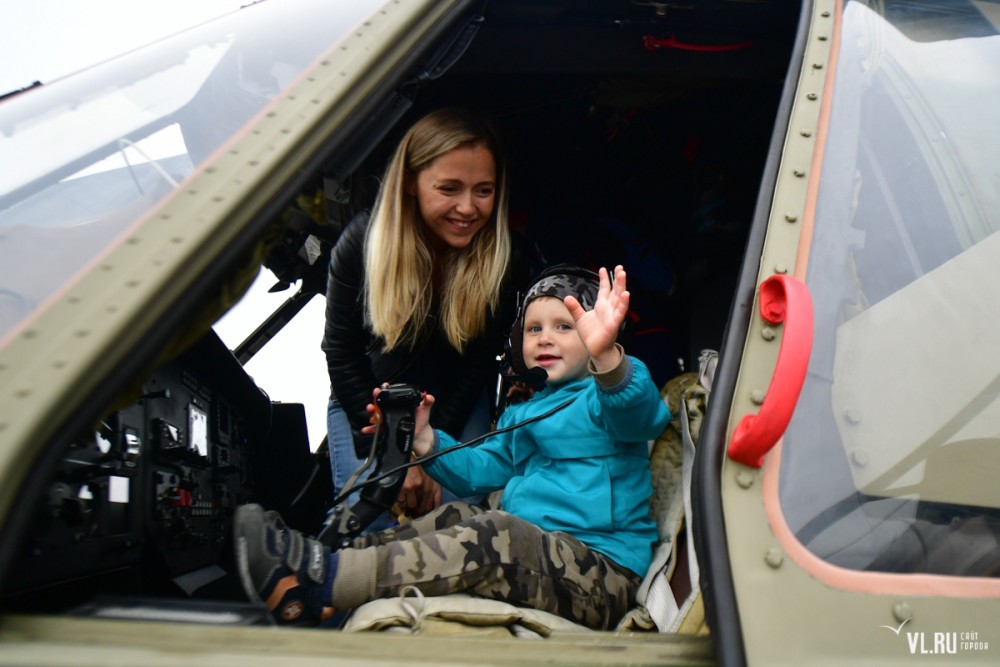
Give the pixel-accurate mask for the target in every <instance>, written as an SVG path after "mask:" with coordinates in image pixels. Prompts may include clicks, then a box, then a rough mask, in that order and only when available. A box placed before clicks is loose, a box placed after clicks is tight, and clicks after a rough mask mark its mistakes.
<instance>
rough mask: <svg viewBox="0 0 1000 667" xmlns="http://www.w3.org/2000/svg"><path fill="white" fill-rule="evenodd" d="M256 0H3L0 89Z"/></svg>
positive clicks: (52, 75)
mask: <svg viewBox="0 0 1000 667" xmlns="http://www.w3.org/2000/svg"><path fill="white" fill-rule="evenodd" d="M249 2H251V0H175V1H174V2H144V1H143V0H30V2H25V1H24V0H0V16H2V17H3V20H2V21H0V90H2V91H4V92H7V91H10V90H15V89H17V88H23V87H25V86H28V85H30V84H31V83H32V82H33V81H42V82H43V83H45V82H47V81H52V80H54V79H57V78H59V77H62V76H65V75H67V74H71V73H73V72H76V71H79V70H81V69H83V68H85V67H88V66H90V65H94V64H96V63H99V62H102V61H104V60H107V59H108V58H111V57H113V56H116V55H119V54H122V53H125V52H126V51H131V50H132V49H135V48H137V47H140V46H142V45H144V44H148V43H149V42H152V41H155V40H157V39H160V38H163V37H166V36H168V35H172V34H174V33H176V32H179V31H181V30H183V29H184V28H188V27H191V26H193V25H198V24H199V23H203V22H205V21H207V20H210V19H213V18H215V17H217V16H221V15H222V14H226V13H229V12H231V11H234V10H237V9H239V8H240V6H241V5H245V4H248V3H249Z"/></svg>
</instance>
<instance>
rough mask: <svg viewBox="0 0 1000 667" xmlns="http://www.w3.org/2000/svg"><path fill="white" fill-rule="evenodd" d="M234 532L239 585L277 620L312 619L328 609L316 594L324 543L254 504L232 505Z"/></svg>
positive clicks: (300, 622) (330, 612) (299, 621)
mask: <svg viewBox="0 0 1000 667" xmlns="http://www.w3.org/2000/svg"><path fill="white" fill-rule="evenodd" d="M234 537H235V544H236V564H237V567H238V569H239V573H240V581H241V582H242V583H243V590H244V591H245V592H246V594H247V597H249V598H250V600H251V601H252V602H255V603H257V604H259V605H261V606H263V607H266V608H267V610H268V611H269V612H270V613H271V615H272V616H273V617H274V619H275V620H276V621H277V622H278V623H280V624H286V625H317V624H319V623H320V622H321V621H323V620H325V619H327V618H329V617H330V616H332V615H333V613H334V609H333V608H332V607H329V606H325V605H324V604H323V595H322V585H323V581H324V579H325V577H326V568H327V559H328V557H329V555H330V549H329V547H326V546H324V545H323V544H321V543H320V542H318V541H316V540H314V539H311V538H308V537H305V536H304V535H302V533H300V532H299V531H297V530H294V529H292V528H289V527H288V526H287V525H285V522H284V521H282V519H281V517H280V516H279V515H278V514H277V512H265V511H264V508H262V507H261V506H260V505H243V506H241V507H239V508H237V510H236V517H235V520H234Z"/></svg>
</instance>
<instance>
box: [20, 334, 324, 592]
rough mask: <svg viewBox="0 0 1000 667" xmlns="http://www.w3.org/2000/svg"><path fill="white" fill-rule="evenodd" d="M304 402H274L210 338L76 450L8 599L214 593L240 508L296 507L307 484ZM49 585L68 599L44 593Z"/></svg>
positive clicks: (40, 511) (39, 510) (154, 378)
mask: <svg viewBox="0 0 1000 667" xmlns="http://www.w3.org/2000/svg"><path fill="white" fill-rule="evenodd" d="M301 407H302V406H298V405H281V404H272V403H271V401H270V400H269V399H268V397H267V395H266V394H265V393H264V392H263V391H262V390H261V389H259V388H258V387H257V386H256V385H255V384H254V382H253V381H252V380H251V379H250V377H249V376H247V375H246V373H245V372H244V370H243V368H242V367H241V366H240V365H239V363H238V362H237V361H236V359H235V357H233V355H232V353H231V352H230V351H229V350H228V349H227V348H226V347H225V346H224V345H223V344H222V342H221V340H219V339H218V337H217V336H216V335H215V334H214V333H212V332H209V333H208V334H207V335H206V336H205V337H204V338H202V339H201V340H200V341H199V342H198V343H197V344H196V345H194V346H193V347H192V348H191V349H189V350H188V351H187V352H186V353H185V354H183V355H181V356H180V357H178V358H177V359H175V360H173V361H171V362H170V363H168V364H166V365H165V366H163V367H161V368H160V369H158V370H157V371H156V372H154V373H153V374H152V375H151V376H150V377H149V378H148V380H147V381H146V382H145V384H144V385H143V386H142V391H141V393H140V394H139V395H138V396H137V397H136V398H135V401H134V402H133V403H131V404H130V405H127V406H125V407H123V408H122V409H120V410H117V411H115V412H114V413H112V414H109V415H107V416H106V417H105V418H104V419H103V420H102V422H101V423H100V425H99V426H98V428H97V429H96V430H95V431H94V432H93V433H91V434H88V436H86V437H81V438H80V439H78V440H76V441H74V442H73V443H72V445H71V446H70V448H69V451H68V452H67V454H66V456H65V457H64V458H63V460H62V464H61V465H60V466H59V468H58V471H57V473H56V476H55V478H54V479H53V480H52V482H51V484H50V486H49V488H48V492H47V493H46V494H44V496H43V500H42V502H40V503H39V504H38V506H37V507H36V508H35V513H36V516H35V517H34V523H35V525H37V526H39V529H38V530H37V531H36V534H35V536H34V537H33V539H32V540H30V542H29V543H28V544H26V545H25V549H24V554H23V558H22V559H21V560H20V562H19V563H18V564H17V566H16V568H15V571H14V573H13V576H11V577H10V578H9V580H8V586H7V590H6V591H5V594H7V595H9V598H8V599H7V600H6V603H7V604H14V605H15V606H18V607H20V606H21V605H24V606H25V607H26V608H29V609H30V608H34V607H36V606H37V605H43V606H44V605H47V604H53V601H55V600H58V602H55V604H57V605H59V607H65V606H66V605H67V604H70V605H72V603H73V602H76V603H78V604H82V603H83V602H84V601H85V600H88V599H90V597H91V596H93V595H94V593H95V592H96V591H100V592H102V593H109V592H115V593H120V594H137V593H145V594H156V595H163V596H174V595H179V594H180V595H196V594H198V591H199V589H203V588H204V589H205V591H208V590H211V584H212V583H213V582H214V581H216V580H217V579H220V578H221V577H222V575H223V574H224V572H225V570H224V569H223V567H220V566H225V565H226V564H227V563H228V562H229V561H230V560H231V555H230V554H231V553H232V548H231V539H230V533H231V517H232V514H233V512H234V510H235V508H236V507H237V506H238V505H240V504H242V503H245V502H248V501H249V500H251V499H261V500H266V501H268V502H269V503H270V504H271V505H273V506H275V507H285V508H286V509H289V508H290V507H291V504H292V503H291V501H292V500H293V499H294V495H295V493H296V492H297V491H298V490H299V489H300V488H301V487H302V485H303V484H304V483H305V482H306V480H307V476H308V473H309V472H310V470H311V467H312V456H311V455H310V452H309V445H308V441H307V439H306V436H305V431H304V418H303V417H302V416H301ZM296 413H299V414H296ZM297 424H298V425H299V426H300V427H296V425H297ZM269 434H271V436H269ZM279 450H280V451H279ZM306 518H307V517H303V519H306ZM42 587H45V588H49V589H54V590H55V591H58V593H57V594H49V595H45V596H37V595H33V594H32V593H33V591H36V590H37V589H39V588H42ZM205 591H202V594H204V592H205ZM47 600H48V601H49V602H46V601H47Z"/></svg>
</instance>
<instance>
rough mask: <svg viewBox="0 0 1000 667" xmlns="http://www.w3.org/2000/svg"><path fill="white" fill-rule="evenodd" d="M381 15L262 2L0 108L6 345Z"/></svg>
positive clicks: (365, 7)
mask: <svg viewBox="0 0 1000 667" xmlns="http://www.w3.org/2000/svg"><path fill="white" fill-rule="evenodd" d="M382 4H383V2H382V0H353V1H352V2H349V3H336V4H334V5H331V4H330V3H329V2H323V1H322V0H282V1H281V2H259V3H255V4H252V5H249V6H247V7H244V8H243V9H241V10H239V11H236V12H233V13H231V14H229V15H227V16H223V17H221V18H219V19H217V20H215V21H211V22H209V23H206V24H203V25H201V26H198V27H197V28H194V29H192V30H189V31H187V32H184V33H181V34H178V35H176V36H174V37H171V38H168V39H165V40H162V41H159V42H156V43H154V44H151V45H149V46H147V47H144V48H142V49H138V50H136V51H133V52H131V53H128V54H126V55H124V56H121V57H119V58H118V59H116V60H114V61H111V62H109V63H104V64H102V65H101V66H100V67H98V68H92V69H89V70H85V71H83V72H80V73H78V74H76V75H74V76H70V77H67V78H65V79H60V80H57V81H55V82H53V83H52V84H48V85H46V86H42V87H39V88H35V89H32V90H29V91H27V92H25V93H22V94H20V95H16V96H13V97H10V98H8V99H6V100H4V101H2V102H0V267H3V268H2V270H0V339H3V338H4V337H5V336H6V335H8V334H10V333H11V332H12V331H13V330H14V329H15V328H16V327H18V326H19V325H20V324H21V323H22V322H24V321H25V320H26V319H27V318H28V317H30V316H31V314H32V313H33V312H34V311H36V309H38V307H39V306H40V305H41V304H43V303H44V302H45V300H46V299H49V298H50V297H52V296H53V295H55V294H57V293H58V292H59V291H60V289H61V288H62V286H63V285H65V284H67V282H68V281H70V280H72V278H73V276H75V275H76V274H77V273H78V272H79V271H81V270H82V269H83V268H85V267H86V266H88V265H90V264H91V263H93V262H95V261H97V260H98V258H99V257H100V256H101V255H102V254H103V253H104V252H105V251H106V249H107V248H109V247H110V246H111V245H112V244H113V243H114V242H115V240H116V239H118V238H119V237H120V236H121V235H122V234H124V233H125V231H126V230H127V229H129V228H130V226H131V225H132V224H133V223H134V222H136V221H137V220H140V219H142V218H143V217H144V216H146V215H147V214H148V213H149V211H150V210H152V209H153V207H155V206H156V205H157V204H158V202H160V201H162V200H163V198H164V197H165V196H166V195H167V194H168V193H170V192H171V191H172V190H174V189H176V188H179V187H182V184H183V181H184V179H185V178H186V177H187V176H188V175H189V174H191V173H192V172H194V171H195V170H197V169H199V168H201V167H202V165H204V164H205V163H206V161H208V160H209V159H210V157H211V156H212V154H213V153H214V152H216V151H218V150H219V149H220V148H221V147H222V146H224V145H226V143H227V142H228V141H229V140H230V139H231V138H233V137H235V136H237V135H238V134H239V133H240V132H241V129H242V128H243V127H244V126H245V125H246V124H247V122H248V121H249V120H251V119H252V118H254V117H255V116H257V115H258V114H260V113H261V112H262V111H263V110H264V109H265V108H266V107H267V106H268V105H269V104H271V103H272V101H273V100H275V99H276V98H278V97H280V96H281V95H282V91H283V90H285V89H286V88H287V87H288V86H289V85H290V84H292V83H293V82H294V81H296V80H297V79H298V78H299V77H301V76H302V75H303V73H304V72H305V71H306V70H307V69H308V68H309V67H310V66H311V65H312V64H313V63H315V62H317V61H318V59H320V58H321V57H322V56H323V55H324V54H328V53H330V52H331V50H332V49H335V48H336V45H337V43H338V42H339V41H341V40H342V39H343V38H344V36H345V35H348V34H350V32H351V30H352V29H353V28H354V27H355V26H357V25H359V24H360V23H361V22H362V21H364V19H365V18H367V17H368V16H370V15H371V14H372V13H374V12H375V11H377V10H378V8H379V7H381V5H382ZM290 34H293V35H295V39H288V36H289V35H290Z"/></svg>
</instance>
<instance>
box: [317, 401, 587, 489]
mask: <svg viewBox="0 0 1000 667" xmlns="http://www.w3.org/2000/svg"><path fill="white" fill-rule="evenodd" d="M577 398H578V397H577V396H574V397H573V398H571V399H569V400H567V401H563V402H562V403H560V404H559V405H557V406H556V407H554V408H552V409H551V410H549V411H548V412H543V413H542V414H540V415H535V416H534V417H529V418H528V419H525V420H524V421H522V422H518V423H517V424H511V425H510V426H505V427H503V428H501V429H497V430H495V431H490V432H489V433H484V434H482V435H480V436H478V437H475V438H473V439H472V440H469V441H467V442H461V443H459V444H457V445H455V446H454V447H449V448H448V449H442V450H440V451H438V452H435V453H433V454H431V455H429V456H424V457H422V458H419V459H417V460H415V461H410V462H409V463H404V464H403V465H399V466H396V467H395V468H392V469H391V470H387V471H386V472H384V473H382V474H380V475H376V476H375V477H369V478H368V479H366V480H365V481H363V482H358V483H356V484H355V485H354V486H352V487H351V488H349V489H347V490H346V491H344V492H342V493H341V494H340V495H339V496H337V497H336V498H334V500H333V504H334V505H338V504H340V502H341V501H342V500H344V498H347V497H348V496H349V495H351V494H352V493H354V492H355V491H357V490H358V489H361V488H364V487H366V486H368V485H369V484H374V483H376V482H379V481H381V480H383V479H385V478H386V477H389V476H390V475H395V474H396V473H397V472H399V471H401V470H406V469H407V468H412V467H413V466H418V465H423V464H424V463H427V462H428V461H433V460H434V459H436V458H438V457H439V456H444V455H445V454H447V453H449V452H456V451H458V450H459V449H465V448H466V447H471V446H472V445H475V444H478V443H479V442H480V441H481V440H485V439H486V438H489V437H490V436H494V435H499V434H501V433H507V432H508V431H513V430H514V429H516V428H521V427H522V426H527V425H528V424H531V423H533V422H536V421H538V420H540V419H545V418H547V417H551V416H552V415H554V414H555V413H557V412H559V411H560V410H562V409H563V408H565V407H566V406H567V405H569V404H570V403H572V402H573V401H575V400H576V399H577Z"/></svg>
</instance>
